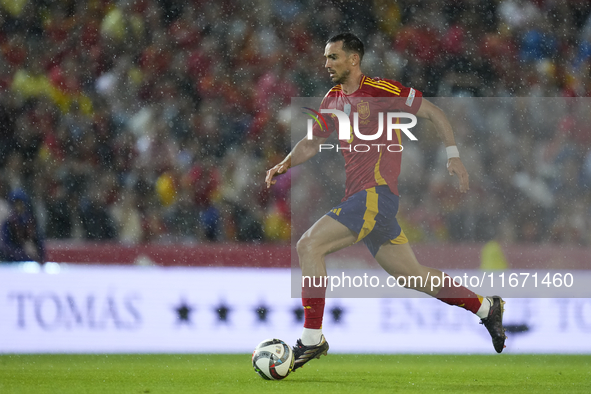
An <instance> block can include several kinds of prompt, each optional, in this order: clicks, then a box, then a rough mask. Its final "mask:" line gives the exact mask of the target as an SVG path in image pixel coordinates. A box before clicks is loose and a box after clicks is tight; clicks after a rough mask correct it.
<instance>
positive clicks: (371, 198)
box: [355, 187, 378, 242]
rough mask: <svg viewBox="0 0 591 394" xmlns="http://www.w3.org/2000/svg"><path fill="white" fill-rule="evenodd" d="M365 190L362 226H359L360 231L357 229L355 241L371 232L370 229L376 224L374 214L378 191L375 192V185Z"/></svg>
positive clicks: (375, 214)
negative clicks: (357, 234)
mask: <svg viewBox="0 0 591 394" xmlns="http://www.w3.org/2000/svg"><path fill="white" fill-rule="evenodd" d="M365 191H366V192H367V196H366V198H365V213H364V214H363V226H362V227H361V231H359V236H358V237H357V241H355V242H359V241H361V240H362V239H363V238H365V236H367V234H369V233H371V230H373V228H374V226H375V225H376V216H377V214H378V193H376V188H375V187H372V188H370V189H367V190H365Z"/></svg>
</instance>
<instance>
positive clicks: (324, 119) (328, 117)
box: [312, 92, 336, 138]
mask: <svg viewBox="0 0 591 394" xmlns="http://www.w3.org/2000/svg"><path fill="white" fill-rule="evenodd" d="M328 108H335V106H334V97H332V96H331V92H328V93H327V94H326V96H324V99H323V100H322V103H321V104H320V108H319V109H318V114H317V115H318V116H317V118H318V122H314V123H313V127H312V134H314V136H315V137H320V138H328V137H329V136H330V135H331V134H332V132H333V131H335V130H336V125H335V117H334V115H332V114H323V113H321V112H320V111H321V110H322V109H328Z"/></svg>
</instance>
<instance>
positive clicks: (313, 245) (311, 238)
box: [297, 215, 357, 255]
mask: <svg viewBox="0 0 591 394" xmlns="http://www.w3.org/2000/svg"><path fill="white" fill-rule="evenodd" d="M356 241H357V234H355V233H354V232H353V231H351V230H349V228H348V227H346V226H345V225H344V224H342V223H339V222H338V221H336V220H335V219H333V218H331V217H330V216H327V215H324V216H322V217H321V218H320V219H318V221H317V222H316V223H314V224H313V225H312V227H310V228H309V229H308V231H306V232H305V233H304V235H302V237H301V238H300V240H299V241H298V245H297V250H298V254H300V255H302V254H315V255H326V254H329V253H332V252H336V251H337V250H340V249H343V248H346V247H347V246H351V245H353V244H354V243H355V242H356Z"/></svg>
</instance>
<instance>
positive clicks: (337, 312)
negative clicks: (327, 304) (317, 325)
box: [330, 306, 345, 324]
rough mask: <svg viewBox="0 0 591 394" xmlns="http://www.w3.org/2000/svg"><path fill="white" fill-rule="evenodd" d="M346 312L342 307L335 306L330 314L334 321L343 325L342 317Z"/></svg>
mask: <svg viewBox="0 0 591 394" xmlns="http://www.w3.org/2000/svg"><path fill="white" fill-rule="evenodd" d="M344 312H345V310H344V309H343V308H341V307H340V306H335V307H333V308H332V309H331V310H330V314H331V315H332V321H333V322H334V323H335V324H337V323H342V316H343V313H344Z"/></svg>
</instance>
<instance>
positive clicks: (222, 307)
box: [214, 301, 232, 323]
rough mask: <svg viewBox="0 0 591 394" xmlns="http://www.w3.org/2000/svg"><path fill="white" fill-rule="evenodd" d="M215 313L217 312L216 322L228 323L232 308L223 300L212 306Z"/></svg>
mask: <svg viewBox="0 0 591 394" xmlns="http://www.w3.org/2000/svg"><path fill="white" fill-rule="evenodd" d="M214 311H215V313H217V315H218V322H219V323H229V322H230V320H229V318H230V316H229V315H230V312H231V311H232V309H230V308H229V307H228V306H227V305H226V303H225V302H223V301H222V302H220V304H219V305H218V306H216V307H215V308H214Z"/></svg>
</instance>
